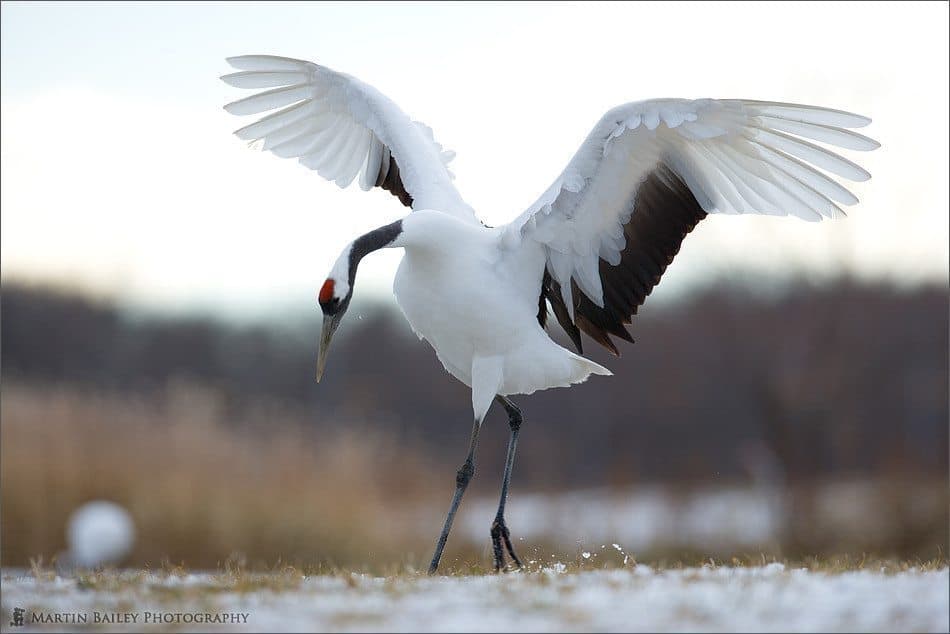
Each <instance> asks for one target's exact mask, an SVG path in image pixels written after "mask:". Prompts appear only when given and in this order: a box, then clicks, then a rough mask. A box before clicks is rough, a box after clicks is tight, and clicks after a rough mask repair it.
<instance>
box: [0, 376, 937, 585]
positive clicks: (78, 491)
mask: <svg viewBox="0 0 950 634" xmlns="http://www.w3.org/2000/svg"><path fill="white" fill-rule="evenodd" d="M0 421H2V427H0V429H2V443H0V479H2V482H3V489H2V509H3V513H2V515H0V530H2V534H3V540H2V544H0V546H2V550H0V562H2V565H3V566H6V567H9V566H15V567H27V566H31V565H33V567H34V570H35V571H36V574H38V575H39V574H45V573H44V570H49V567H50V564H51V563H52V562H54V561H55V558H56V556H57V554H58V553H60V552H62V551H64V550H65V548H66V544H65V535H64V527H65V525H66V522H67V520H68V516H69V514H70V513H71V512H72V511H73V510H75V509H76V508H77V507H78V506H79V505H81V504H82V503H84V502H86V501H89V500H92V499H97V498H106V499H110V500H114V501H116V502H118V503H120V504H122V505H123V506H125V507H126V508H127V509H128V510H129V512H130V513H131V514H132V516H133V518H134V521H135V524H136V527H137V531H138V535H137V540H136V548H135V551H134V552H133V553H132V555H131V557H130V558H129V559H128V560H127V561H126V562H125V565H127V566H130V567H133V568H143V569H149V570H152V571H156V570H158V571H164V573H165V574H179V573H180V574H183V571H184V570H185V569H195V568H201V569H210V570H224V571H225V572H224V574H226V575H231V576H230V577H227V578H222V579H223V580H222V583H224V585H226V586H227V587H229V588H232V589H237V588H239V587H241V586H247V587H248V588H255V587H258V584H269V583H278V584H292V583H294V581H293V580H294V579H296V578H298V576H299V575H301V574H306V575H313V574H316V575H325V574H334V575H335V574H341V575H344V576H347V575H349V574H350V571H353V570H357V571H364V572H371V573H374V574H377V575H383V576H387V577H394V578H399V577H402V576H405V575H414V574H417V573H418V571H419V570H420V569H424V565H425V563H426V561H427V556H428V555H429V553H430V552H431V551H430V549H431V547H432V545H433V543H434V539H435V536H436V531H437V528H438V526H439V523H440V522H441V519H442V513H443V512H444V510H445V506H446V504H447V501H448V497H449V493H450V491H449V490H448V484H449V483H448V482H447V479H448V477H447V475H448V474H447V473H446V470H445V469H444V468H434V467H433V466H432V465H431V464H429V463H427V462H426V460H425V459H424V458H423V457H422V455H421V453H420V452H418V451H413V450H412V449H411V448H410V449H407V448H406V445H405V443H400V444H399V445H398V451H397V450H395V449H394V448H395V447H397V445H395V444H394V443H393V442H392V441H391V440H390V439H387V438H386V437H385V436H383V435H381V434H380V428H379V427H377V428H371V429H364V428H360V429H352V428H351V429H350V431H347V432H334V433H328V432H322V433H318V432H317V430H316V428H314V427H313V426H312V425H310V424H308V420H307V418H306V417H304V416H301V415H300V414H299V413H294V412H288V411H284V410H281V409H280V408H278V407H269V408H264V407H260V408H259V409H258V410H255V411H250V412H242V413H241V415H240V418H239V419H235V418H233V417H230V416H228V415H227V414H226V408H225V407H224V404H223V403H222V402H221V400H220V399H219V398H218V397H216V395H215V394H214V393H212V392H209V391H207V390H203V389H199V388H197V387H195V386H193V385H189V384H177V385H172V386H171V387H169V388H168V389H167V390H165V391H164V392H161V393H157V394H154V395H152V396H148V397H146V396H130V395H117V394H111V395H102V394H100V395H96V394H89V393H83V392H79V391H76V390H75V389H68V388H48V387H47V388H40V387H37V386H30V385H24V384H16V383H10V382H9V381H8V382H5V383H4V385H3V394H2V401H0ZM248 421H251V422H248ZM886 484H888V486H885V487H883V489H882V488H881V487H877V488H876V489H875V497H873V499H874V500H875V503H874V508H875V515H874V518H872V519H873V520H874V521H877V522H880V521H881V520H882V518H883V519H884V520H887V522H886V524H887V526H885V527H884V528H886V529H887V530H877V532H875V530H872V529H875V526H874V525H873V524H872V522H870V521H866V520H868V518H859V517H851V516H847V517H848V521H847V524H848V526H847V527H844V528H848V529H849V530H848V531H844V530H843V528H842V527H840V526H839V527H835V526H832V525H828V524H827V522H826V521H824V520H823V519H822V518H823V517H824V515H822V514H820V513H813V514H811V515H805V514H797V515H800V516H801V517H808V518H810V520H809V522H808V525H809V527H810V528H811V529H812V532H814V533H816V534H817V535H818V537H816V536H815V535H812V534H811V533H808V534H805V537H806V538H807V539H804V540H799V541H800V543H797V544H796V545H795V547H794V548H793V547H792V544H793V542H792V540H790V539H786V540H785V542H784V543H783V544H781V545H774V547H769V546H768V545H763V544H759V545H750V546H749V550H748V552H749V553H751V554H749V555H744V554H742V552H739V553H736V552H728V551H727V552H715V551H709V550H705V551H703V552H698V551H691V550H689V549H687V548H683V547H681V546H680V545H677V544H668V545H665V546H664V545H660V544H656V545H654V547H653V548H652V549H651V551H650V552H638V553H623V552H616V551H614V550H613V549H611V548H610V547H609V546H601V545H600V544H597V545H587V547H589V548H590V549H591V550H592V551H594V554H593V556H592V557H591V558H590V559H586V558H584V557H582V552H583V550H584V549H583V548H582V547H581V546H582V545H580V544H569V543H568V544H564V543H554V542H551V541H545V538H532V539H531V540H530V542H525V543H524V544H522V545H519V550H520V554H521V555H522V558H523V559H524V560H525V561H526V562H529V561H530V562H532V563H531V564H530V565H529V570H534V571H537V570H539V569H541V568H542V567H544V566H550V565H552V564H553V563H554V562H564V563H565V564H566V565H567V566H568V569H570V570H591V569H595V568H596V569H599V568H618V567H624V566H632V565H635V564H636V563H638V562H639V563H644V564H647V565H650V566H652V567H656V568H661V569H666V568H682V567H691V566H703V565H717V566H719V565H762V564H766V563H770V562H772V561H785V562H786V563H788V565H790V566H795V567H805V568H808V569H811V570H831V571H833V570H850V569H855V568H861V567H873V568H874V569H876V570H877V569H884V570H886V571H898V570H900V569H902V567H907V566H916V567H918V568H930V567H939V566H941V565H944V566H945V565H946V551H945V550H941V548H942V547H941V546H940V544H942V543H945V540H946V534H947V529H946V526H947V515H946V508H947V496H948V492H947V489H946V483H945V482H938V483H936V485H934V483H927V482H924V483H914V482H910V483H904V484H901V483H899V482H891V483H886ZM891 485H892V486H891ZM878 489H882V490H878ZM839 497H840V496H839ZM909 498H910V501H912V502H913V503H914V507H915V508H916V509H917V512H916V515H915V513H911V512H910V510H913V509H908V508H907V506H908V503H909V502H908V499H909ZM836 499H837V498H836ZM812 506H816V505H815V504H812ZM918 507H919V508H918ZM931 507H934V508H936V509H937V510H936V511H933V510H932V509H931ZM420 509H423V510H426V509H428V510H427V511H425V512H426V513H429V511H431V513H430V514H431V517H429V516H428V515H426V516H425V517H421V516H419V515H413V513H414V512H418V511H419V510H420ZM917 515H921V516H922V517H923V518H924V519H925V520H927V521H922V520H920V519H919V518H918V519H914V518H915V517H916V516H917ZM928 518H929V519H928ZM420 519H421V520H423V521H421V522H420ZM420 526H427V527H429V528H428V530H425V531H420V528H419V527H420ZM876 528H877V529H881V527H880V526H878V527H876ZM486 533H487V531H486ZM877 533H880V534H879V535H878V534H877ZM835 535H839V538H835V539H829V536H831V537H834V536H835ZM819 537H820V538H821V539H819ZM862 539H863V540H864V541H861V540H862ZM822 540H824V541H822ZM901 540H903V541H904V542H907V544H902V543H901ZM921 544H923V545H924V546H921ZM934 545H936V546H934ZM488 546H489V545H488V540H487V534H486V539H485V540H484V541H483V542H480V543H466V541H465V534H464V532H462V531H459V530H456V531H455V532H454V534H453V537H452V541H451V545H450V549H449V551H448V552H447V553H446V558H445V559H444V561H443V566H442V572H443V573H445V574H450V575H470V574H483V573H486V572H488V571H489V568H487V566H488V565H489V564H490V561H491V559H490V554H489V550H488ZM763 552H765V553H766V554H765V555H763V554H761V553H763ZM836 552H843V553H859V554H857V555H854V554H848V555H842V556H837V557H832V556H828V555H827V553H836ZM862 552H869V553H888V554H897V555H900V557H898V558H884V559H880V558H876V557H874V556H866V555H861V554H860V553H862ZM813 553H825V554H824V555H823V556H822V557H820V558H816V557H810V556H808V555H810V554H813ZM734 555H737V556H735V557H734ZM915 556H919V558H918V559H915ZM710 557H713V559H710ZM789 558H790V560H789ZM176 570H177V571H179V572H178V573H176ZM248 571H253V572H254V573H259V572H268V573H269V574H268V575H265V576H260V577H255V576H248V575H249V574H250V573H249V572H248ZM84 579H85V580H84V581H83V583H86V584H89V585H90V586H96V585H97V584H100V583H104V581H103V579H102V578H100V577H95V576H88V575H87V576H86V577H85V578H84ZM228 579H230V581H228ZM225 581H226V583H225Z"/></svg>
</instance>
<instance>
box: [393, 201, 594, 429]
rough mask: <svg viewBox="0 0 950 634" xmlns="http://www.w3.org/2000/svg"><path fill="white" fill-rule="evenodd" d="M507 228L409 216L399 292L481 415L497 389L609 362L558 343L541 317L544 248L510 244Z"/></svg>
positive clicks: (412, 320)
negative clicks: (507, 244) (506, 241)
mask: <svg viewBox="0 0 950 634" xmlns="http://www.w3.org/2000/svg"><path fill="white" fill-rule="evenodd" d="M503 231H504V229H503V228H487V227H480V226H475V225H471V224H466V223H463V222H460V221H458V220H456V219H455V218H453V217H451V216H449V215H446V214H443V213H439V212H436V211H420V212H416V213H413V214H412V215H411V216H409V217H408V218H406V219H405V220H404V221H403V236H405V238H404V239H401V240H400V244H402V245H404V247H405V255H404V256H403V259H402V261H401V262H400V264H399V268H398V270H397V271H396V277H395V280H394V282H393V294H394V295H395V298H396V303H397V304H399V307H400V308H401V309H402V312H403V314H404V315H405V316H406V320H407V321H408V322H409V325H410V326H411V327H412V330H413V332H415V333H416V334H417V335H418V336H419V337H420V338H422V339H425V340H426V341H428V342H429V344H431V345H432V348H433V349H434V350H435V353H436V355H437V356H438V357H439V361H441V362H442V365H443V366H445V369H446V370H447V371H448V372H449V373H450V374H451V375H452V376H454V377H455V378H456V379H458V380H459V381H461V382H462V383H464V384H465V385H467V386H469V387H470V388H472V405H473V409H474V414H475V417H476V418H479V419H480V418H482V417H484V415H485V413H486V412H487V411H488V407H489V405H491V402H492V400H493V399H494V398H495V395H496V394H501V395H505V396H508V395H512V394H531V393H532V392H535V391H536V390H543V389H546V388H551V387H565V386H568V385H570V384H572V383H578V382H580V381H583V380H585V379H586V378H587V377H588V376H589V375H590V374H591V373H594V374H610V371H609V370H607V369H606V368H604V367H602V366H600V365H598V364H596V363H594V362H593V361H590V360H588V359H585V358H584V357H581V356H579V355H577V354H574V353H573V352H571V351H569V350H567V349H565V348H563V347H562V346H560V345H558V344H557V343H555V342H554V340H553V339H551V338H550V337H549V336H548V333H547V332H546V331H545V330H544V329H543V328H542V327H541V324H540V323H539V322H538V297H539V296H540V295H541V281H542V277H543V274H544V254H543V253H542V252H541V249H540V248H533V249H506V248H505V247H504V246H503V245H502V237H503Z"/></svg>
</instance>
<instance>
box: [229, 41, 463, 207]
mask: <svg viewBox="0 0 950 634" xmlns="http://www.w3.org/2000/svg"><path fill="white" fill-rule="evenodd" d="M228 62H229V63H230V64H231V66H233V67H234V68H236V69H238V70H239V71H240V72H237V73H232V74H230V75H225V76H224V77H222V78H221V79H222V80H224V81H225V82H227V83H228V84H230V85H231V86H235V87H237V88H267V89H268V90H265V91H263V92H260V93H256V94H254V95H251V96H250V97H245V98H244V99H241V100H239V101H235V102H232V103H229V104H228V105H226V106H225V107H224V108H225V110H227V111H228V112H230V113H232V114H237V115H251V114H259V113H262V112H266V111H268V110H274V109H276V108H280V110H277V111H276V112H273V113H270V114H268V115H266V116H264V117H263V118H261V119H259V120H258V121H255V122H254V123H252V124H250V125H247V126H245V127H243V128H241V129H240V130H237V131H236V132H235V134H236V135H237V136H238V138H240V139H243V140H245V141H251V142H253V141H262V148H263V149H264V150H266V151H270V152H273V153H274V154H275V155H277V156H279V157H282V158H296V159H298V160H299V162H300V163H301V164H302V165H304V166H306V167H308V168H310V169H313V170H317V172H318V173H319V174H320V175H321V176H323V177H324V178H326V179H327V180H330V181H334V182H335V183H336V184H337V185H339V186H340V187H347V186H348V185H349V184H350V183H352V182H353V181H354V180H355V179H356V178H357V176H359V184H360V187H361V188H362V189H363V190H364V191H365V190H369V189H371V188H372V187H373V186H374V185H375V184H376V180H377V176H378V175H379V173H380V170H388V165H389V159H390V156H392V157H394V158H395V159H396V162H397V164H398V165H399V176H400V178H401V180H402V183H403V186H404V187H405V189H406V191H407V192H408V193H409V194H410V196H412V200H413V202H412V208H413V209H434V210H437V211H441V212H444V213H448V214H451V215H453V216H455V217H457V218H459V219H461V220H464V221H465V222H470V223H478V220H477V219H476V218H475V215H474V213H473V211H472V208H471V207H469V206H468V205H467V204H466V203H465V201H464V200H462V197H461V196H460V195H459V193H458V191H457V190H456V188H455V186H454V185H453V184H452V174H451V172H450V171H449V170H448V163H449V161H451V160H452V158H453V157H454V153H453V152H449V151H445V150H443V148H442V146H441V145H439V144H438V143H437V142H436V140H435V137H434V135H433V133H432V129H431V128H429V127H428V126H426V125H425V124H422V123H419V122H417V121H412V120H410V119H409V117H408V116H406V114H405V113H403V112H402V111H401V110H400V109H399V108H398V107H397V106H396V104H394V103H393V102H392V101H390V100H389V99H388V98H386V97H385V96H384V95H382V94H381V93H380V92H379V91H377V90H376V89H375V88H373V87H371V86H368V85H367V84H364V83H362V82H361V81H359V80H358V79H356V78H354V77H351V76H349V75H345V74H343V73H338V72H335V71H333V70H330V69H329V68H325V67H323V66H319V65H317V64H314V63H312V62H306V61H303V60H297V59H289V58H285V57H275V56H271V55H245V56H241V57H231V58H228Z"/></svg>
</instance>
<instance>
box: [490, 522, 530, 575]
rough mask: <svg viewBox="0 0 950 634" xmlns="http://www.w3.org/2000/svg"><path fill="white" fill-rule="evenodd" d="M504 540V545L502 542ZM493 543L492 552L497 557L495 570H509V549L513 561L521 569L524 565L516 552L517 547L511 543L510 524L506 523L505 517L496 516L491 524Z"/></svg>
mask: <svg viewBox="0 0 950 634" xmlns="http://www.w3.org/2000/svg"><path fill="white" fill-rule="evenodd" d="M503 542H504V547H502V543H503ZM491 543H492V553H493V555H494V558H495V572H502V571H506V570H508V566H507V564H506V563H505V551H506V550H507V551H508V556H510V557H511V561H512V563H513V564H515V565H516V566H517V567H518V569H519V570H520V569H521V568H522V567H523V566H522V565H521V560H520V559H518V555H516V554H515V549H514V547H513V546H512V545H511V534H510V533H509V532H508V526H507V525H506V524H505V518H504V517H500V516H499V517H496V518H495V521H494V522H492V525H491Z"/></svg>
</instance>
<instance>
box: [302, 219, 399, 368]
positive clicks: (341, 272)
mask: <svg viewBox="0 0 950 634" xmlns="http://www.w3.org/2000/svg"><path fill="white" fill-rule="evenodd" d="M401 234H402V221H401V220H397V221H396V222H394V223H392V224H388V225H386V226H385V227H380V228H379V229H375V230H373V231H370V232H369V233H367V234H365V235H362V236H360V237H359V238H357V239H356V240H354V241H353V242H352V243H350V244H349V245H348V246H347V247H346V249H344V250H343V253H341V254H340V257H339V258H337V261H336V264H334V265H333V270H331V271H330V275H328V276H327V280H326V281H325V282H324V283H323V286H321V287H320V295H319V296H318V299H319V300H320V308H321V309H323V331H322V332H321V334H320V353H319V355H318V356H317V383H319V382H320V379H321V378H322V377H323V370H324V368H326V365H327V351H328V350H329V349H330V340H331V339H332V338H333V333H334V332H336V329H337V326H339V325H340V321H341V320H342V319H343V314H344V313H345V312H346V309H347V308H348V307H349V305H350V300H351V299H352V298H353V284H354V283H355V281H356V269H357V267H358V266H359V264H360V260H362V259H363V257H365V256H366V255H367V254H369V253H372V252H373V251H376V250H377V249H382V248H384V247H393V246H403V245H402V244H401V243H400V242H399V241H398V238H399V236H400V235H401Z"/></svg>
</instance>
